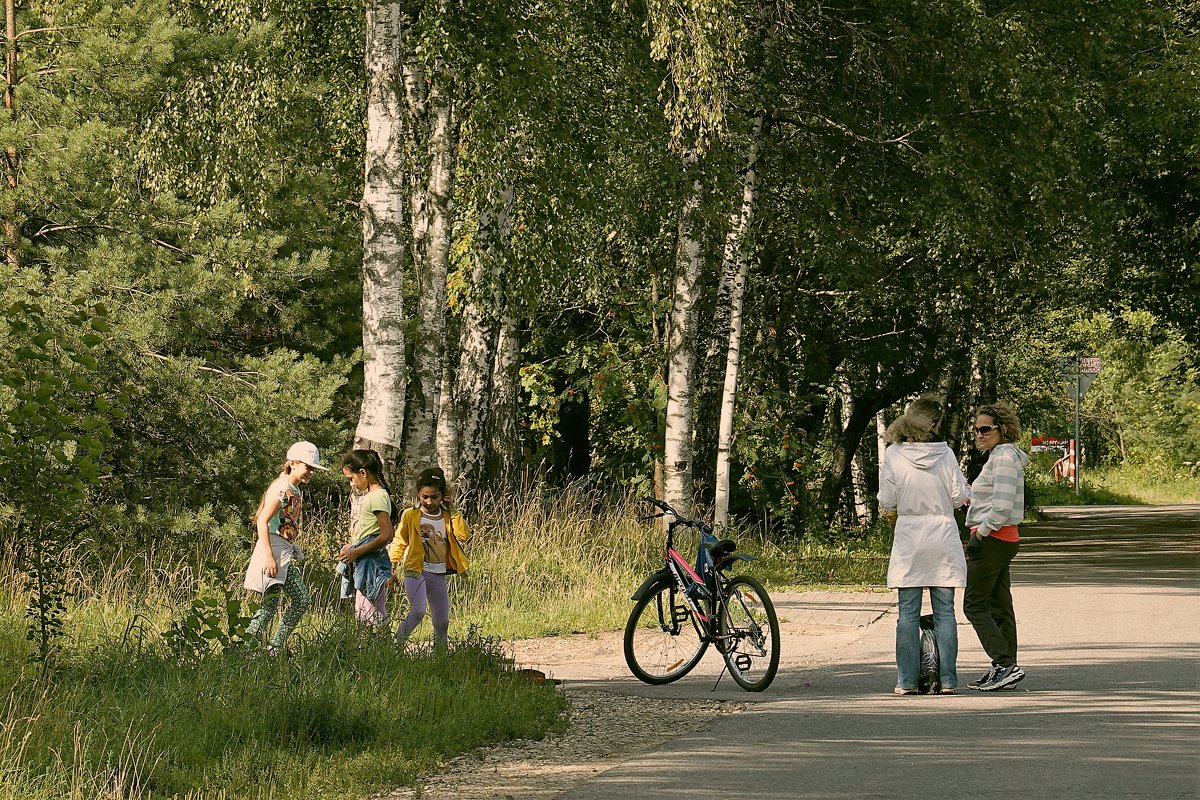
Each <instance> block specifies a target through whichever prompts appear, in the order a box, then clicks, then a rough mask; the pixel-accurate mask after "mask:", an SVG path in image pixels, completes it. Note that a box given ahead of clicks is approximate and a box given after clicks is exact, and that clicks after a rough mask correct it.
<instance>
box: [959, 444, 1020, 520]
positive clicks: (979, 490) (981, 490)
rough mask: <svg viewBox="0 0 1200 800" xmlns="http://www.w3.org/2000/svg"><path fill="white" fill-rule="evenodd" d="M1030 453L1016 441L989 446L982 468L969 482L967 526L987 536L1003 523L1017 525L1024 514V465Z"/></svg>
mask: <svg viewBox="0 0 1200 800" xmlns="http://www.w3.org/2000/svg"><path fill="white" fill-rule="evenodd" d="M1028 463H1029V456H1028V455H1026V453H1025V451H1024V450H1022V449H1021V448H1019V447H1017V446H1016V445H1015V444H1001V445H997V446H996V447H994V448H992V453H991V455H990V456H989V457H988V460H987V463H986V464H984V465H983V471H982V472H980V473H979V477H978V478H976V479H975V482H974V483H972V484H971V505H969V506H968V507H967V527H969V528H979V533H980V535H983V536H986V535H987V534H989V533H991V532H992V531H995V530H999V529H1000V528H1002V527H1004V526H1005V525H1020V524H1021V520H1022V519H1024V517H1025V465H1026V464H1028Z"/></svg>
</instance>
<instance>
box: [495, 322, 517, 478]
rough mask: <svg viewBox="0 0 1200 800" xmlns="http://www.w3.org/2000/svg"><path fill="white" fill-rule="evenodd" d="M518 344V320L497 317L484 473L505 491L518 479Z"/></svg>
mask: <svg viewBox="0 0 1200 800" xmlns="http://www.w3.org/2000/svg"><path fill="white" fill-rule="evenodd" d="M520 364H521V342H520V339H519V338H518V335H517V320H516V319H515V318H514V317H512V316H510V315H508V314H505V315H504V316H503V317H501V318H500V328H499V333H498V334H497V337H496V358H495V365H494V367H493V369H492V424H491V435H490V437H489V438H490V441H491V457H490V459H489V467H488V469H487V474H489V475H492V476H495V478H496V480H497V481H498V482H499V483H500V485H501V486H502V487H504V488H513V487H515V486H516V484H517V480H518V478H519V477H520V475H519V473H520V465H521V439H520V435H519V433H518V430H517V400H518V399H519V393H518V389H517V378H518V369H519V368H520Z"/></svg>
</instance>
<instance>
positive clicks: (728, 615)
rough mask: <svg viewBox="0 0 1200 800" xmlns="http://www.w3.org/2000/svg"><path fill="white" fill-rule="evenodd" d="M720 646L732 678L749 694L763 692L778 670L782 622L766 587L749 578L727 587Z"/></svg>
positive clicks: (740, 577) (730, 581)
mask: <svg viewBox="0 0 1200 800" xmlns="http://www.w3.org/2000/svg"><path fill="white" fill-rule="evenodd" d="M719 642H720V650H721V654H722V655H723V656H724V657H725V663H726V664H727V665H729V674H730V675H732V676H733V679H734V680H735V681H737V684H738V686H741V687H742V688H743V689H745V690H746V691H748V692H761V691H762V690H763V689H766V688H767V687H768V686H770V685H771V681H773V680H775V673H776V672H777V671H778V670H779V619H778V618H777V617H776V616H775V605H774V603H772V602H771V598H770V596H769V595H768V594H767V590H766V589H764V588H763V585H762V584H761V583H759V582H758V581H756V580H755V579H754V578H751V577H750V576H748V575H738V576H737V577H735V578H731V579H730V580H729V582H728V583H727V584H725V603H724V605H723V606H722V608H721V619H720V631H719Z"/></svg>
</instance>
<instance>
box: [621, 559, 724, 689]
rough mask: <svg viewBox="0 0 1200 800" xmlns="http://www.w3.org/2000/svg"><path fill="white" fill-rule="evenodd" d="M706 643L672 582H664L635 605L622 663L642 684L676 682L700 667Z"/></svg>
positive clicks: (700, 629)
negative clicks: (698, 665) (697, 666)
mask: <svg viewBox="0 0 1200 800" xmlns="http://www.w3.org/2000/svg"><path fill="white" fill-rule="evenodd" d="M707 649H708V642H706V641H704V636H703V628H702V626H701V625H700V623H699V621H697V620H696V618H695V614H694V613H693V612H692V609H691V607H690V606H689V605H688V604H687V601H686V600H685V599H684V597H683V595H682V594H680V593H679V592H678V591H677V590H676V587H675V582H674V581H673V580H671V579H669V578H664V579H663V580H661V581H659V582H658V583H656V584H654V585H653V586H651V587H650V590H649V591H647V592H646V594H645V595H644V596H643V597H642V598H641V599H640V600H638V601H637V603H635V604H634V606H633V611H632V612H631V613H630V614H629V621H628V622H627V623H626V624H625V663H627V664H628V665H629V670H630V672H632V673H633V674H634V676H635V677H636V678H637V679H638V680H640V681H642V682H643V683H650V684H654V685H662V684H664V683H670V682H671V681H677V680H679V679H680V678H682V677H683V676H684V675H687V674H688V673H689V672H691V671H692V669H693V668H694V667H695V666H696V665H697V664H698V663H700V659H701V658H703V656H704V651H705V650H707Z"/></svg>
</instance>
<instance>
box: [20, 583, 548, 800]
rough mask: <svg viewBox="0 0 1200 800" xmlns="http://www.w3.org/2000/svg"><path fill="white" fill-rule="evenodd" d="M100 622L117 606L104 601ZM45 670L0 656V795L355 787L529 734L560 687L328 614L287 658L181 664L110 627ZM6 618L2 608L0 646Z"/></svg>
mask: <svg viewBox="0 0 1200 800" xmlns="http://www.w3.org/2000/svg"><path fill="white" fill-rule="evenodd" d="M108 611H109V613H108V614H107V619H108V621H109V622H108V624H109V625H113V623H114V622H115V621H116V620H119V619H120V618H121V617H122V615H123V613H124V610H123V609H121V608H118V607H111V608H109V610H108ZM108 633H109V636H108V637H107V638H105V639H104V640H103V641H101V643H100V644H99V645H98V646H97V647H96V649H95V650H94V651H92V652H90V653H86V654H84V653H78V654H74V653H73V654H70V655H71V656H73V657H72V658H70V659H69V660H68V663H67V666H65V667H64V668H63V669H62V670H61V671H60V673H59V675H58V676H57V678H56V680H55V682H53V683H40V682H38V681H36V680H31V676H29V675H27V674H25V671H24V669H25V668H24V666H23V665H22V664H21V663H20V662H19V661H18V662H15V663H14V662H13V661H12V660H10V659H5V660H4V661H3V662H2V665H0V688H2V690H3V691H4V693H5V695H6V696H7V697H8V698H9V699H8V701H7V703H8V705H7V707H6V709H5V712H6V722H5V727H4V729H3V733H4V735H3V736H0V769H3V771H4V775H5V781H4V785H3V787H0V797H2V798H5V800H8V798H13V799H14V800H15V798H18V797H22V798H32V799H33V800H49V799H50V798H56V797H68V796H101V795H104V796H111V795H113V794H116V795H121V796H137V797H145V798H147V800H150V798H169V797H187V796H196V793H198V792H202V793H203V796H212V797H217V796H220V797H225V798H229V800H235V799H236V798H246V799H247V800H250V799H252V798H253V799H255V800H257V799H258V798H263V797H282V796H287V797H294V798H301V800H303V799H304V798H309V799H311V800H318V798H326V797H330V796H331V795H333V794H338V795H344V796H367V795H373V794H376V793H379V792H383V791H390V790H394V789H396V788H397V787H399V786H405V785H409V784H411V783H413V782H415V781H416V780H417V778H418V777H419V776H421V775H424V774H428V773H430V772H432V771H433V770H434V769H436V767H437V765H438V764H439V763H442V762H443V761H445V760H447V759H450V758H452V757H454V756H456V755H458V754H460V753H462V752H465V751H468V750H470V749H473V748H475V747H478V746H481V745H486V744H490V743H494V742H499V741H506V740H509V739H513V738H518V737H537V736H541V735H542V734H543V733H544V732H545V731H546V729H547V728H549V727H550V726H552V725H554V724H556V721H557V718H558V715H559V713H560V712H561V711H562V709H563V707H564V704H565V699H564V697H563V696H562V695H561V694H559V693H557V692H555V691H554V690H553V689H551V688H550V687H543V686H538V685H535V684H534V683H532V682H530V681H527V680H524V679H523V678H521V677H519V676H517V675H515V674H513V673H509V672H506V671H505V670H504V668H503V663H502V662H503V654H502V653H501V652H500V649H499V647H498V645H497V643H496V642H495V641H493V640H487V639H481V638H479V637H475V638H472V639H469V640H464V641H461V642H457V643H456V644H455V646H454V647H452V648H451V649H450V651H449V652H447V653H442V654H436V655H419V656H413V655H408V654H405V653H404V652H402V651H401V650H399V649H397V648H394V647H392V646H390V642H388V641H386V640H385V639H383V638H380V637H364V636H363V635H361V633H360V632H359V631H358V630H356V629H354V628H352V627H342V626H341V625H338V624H334V625H331V626H329V627H328V628H327V629H326V630H324V631H323V632H320V633H319V634H318V635H317V636H316V637H315V638H313V639H312V640H310V641H309V642H308V643H306V644H305V645H304V646H302V647H300V648H299V649H298V650H297V652H296V653H295V654H294V655H293V656H292V657H290V658H288V659H277V658H268V657H265V656H261V655H250V654H246V653H241V652H238V651H237V649H236V648H235V649H234V650H232V651H230V652H228V653H225V654H215V653H214V654H210V655H208V656H205V657H203V658H200V659H196V660H189V661H186V662H183V663H180V662H179V661H177V660H176V659H175V658H173V657H169V656H167V657H164V656H162V655H160V654H159V653H157V652H156V650H155V649H141V650H139V649H133V650H131V649H130V647H129V641H128V638H127V637H126V638H122V637H119V636H117V635H116V634H117V633H119V631H117V630H113V629H112V628H110V629H109V631H108ZM13 637H14V629H13V620H12V618H11V617H10V616H8V615H6V614H4V613H0V652H5V653H7V651H8V650H9V649H10V648H11V646H12V638H13Z"/></svg>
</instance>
